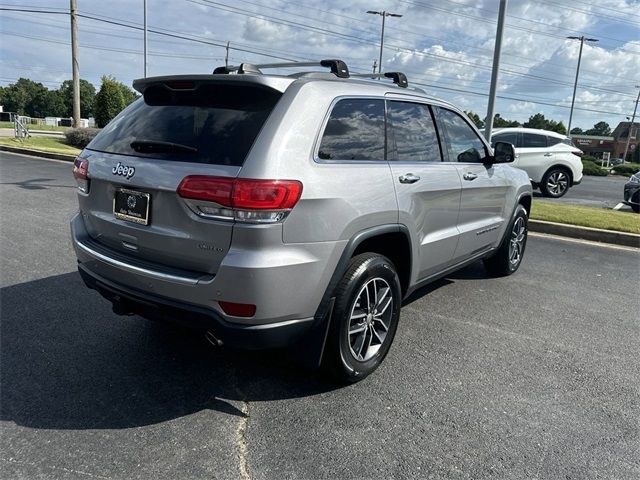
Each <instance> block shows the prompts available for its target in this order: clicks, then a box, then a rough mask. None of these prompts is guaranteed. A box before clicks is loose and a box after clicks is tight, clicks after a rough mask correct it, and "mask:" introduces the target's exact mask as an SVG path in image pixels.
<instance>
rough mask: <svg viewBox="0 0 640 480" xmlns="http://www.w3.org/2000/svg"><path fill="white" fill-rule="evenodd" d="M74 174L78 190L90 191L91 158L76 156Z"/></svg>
mask: <svg viewBox="0 0 640 480" xmlns="http://www.w3.org/2000/svg"><path fill="white" fill-rule="evenodd" d="M73 176H74V177H75V179H76V183H77V184H78V190H80V191H81V192H82V193H89V160H87V159H86V158H82V157H76V159H75V161H74V162H73Z"/></svg>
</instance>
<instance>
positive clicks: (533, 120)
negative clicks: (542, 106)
mask: <svg viewBox="0 0 640 480" xmlns="http://www.w3.org/2000/svg"><path fill="white" fill-rule="evenodd" d="M522 126H523V127H526V128H539V129H541V130H550V131H552V132H557V133H561V134H562V135H566V134H567V127H565V126H564V123H562V122H561V121H560V122H556V121H555V120H547V119H546V118H544V115H543V114H542V113H536V114H535V115H531V116H530V117H529V120H528V121H526V122H525V123H524V124H523V125H522Z"/></svg>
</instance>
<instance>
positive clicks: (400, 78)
mask: <svg viewBox="0 0 640 480" xmlns="http://www.w3.org/2000/svg"><path fill="white" fill-rule="evenodd" d="M351 76H352V77H358V78H376V77H377V78H380V77H386V78H391V79H392V80H393V83H395V84H396V85H398V86H399V87H402V88H407V87H408V86H409V81H408V80H407V76H406V75H405V74H404V73H402V72H383V73H356V74H354V75H351Z"/></svg>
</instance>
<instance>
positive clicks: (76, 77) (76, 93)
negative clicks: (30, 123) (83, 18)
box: [69, 0, 80, 128]
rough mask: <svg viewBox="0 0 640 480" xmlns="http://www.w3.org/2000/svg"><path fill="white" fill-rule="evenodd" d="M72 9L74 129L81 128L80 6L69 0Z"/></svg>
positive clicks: (73, 0)
mask: <svg viewBox="0 0 640 480" xmlns="http://www.w3.org/2000/svg"><path fill="white" fill-rule="evenodd" d="M69 1H70V2H71V3H70V9H71V64H72V69H73V127H74V128H78V127H79V126H80V67H79V66H78V5H77V3H76V0H69Z"/></svg>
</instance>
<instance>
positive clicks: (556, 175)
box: [547, 172, 569, 197]
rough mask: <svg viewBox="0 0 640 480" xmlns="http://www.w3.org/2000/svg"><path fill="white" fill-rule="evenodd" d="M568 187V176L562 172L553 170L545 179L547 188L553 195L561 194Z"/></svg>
mask: <svg viewBox="0 0 640 480" xmlns="http://www.w3.org/2000/svg"><path fill="white" fill-rule="evenodd" d="M567 188H569V177H568V176H567V174H566V173H564V172H553V173H552V174H551V175H549V178H548V179H547V189H548V190H549V192H550V193H551V194H552V195H553V196H555V197H559V196H561V195H562V194H563V193H564V192H565V191H566V190H567Z"/></svg>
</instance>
